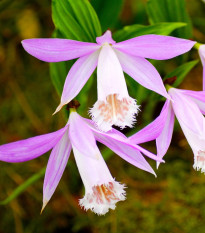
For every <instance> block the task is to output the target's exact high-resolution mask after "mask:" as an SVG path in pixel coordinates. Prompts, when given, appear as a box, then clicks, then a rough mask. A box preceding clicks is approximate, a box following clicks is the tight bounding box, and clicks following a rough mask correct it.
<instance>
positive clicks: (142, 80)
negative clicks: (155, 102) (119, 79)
mask: <svg viewBox="0 0 205 233" xmlns="http://www.w3.org/2000/svg"><path fill="white" fill-rule="evenodd" d="M115 52H116V54H117V56H118V59H119V61H120V64H121V66H122V69H123V71H124V72H125V73H127V74H128V75H129V76H130V77H132V78H133V79H134V80H135V81H136V82H138V83H139V84H141V85H142V86H144V87H146V88H148V89H150V90H152V91H155V92H157V93H158V94H160V95H162V96H164V97H166V98H168V99H169V98H170V96H169V95H168V94H167V91H166V89H165V87H164V84H163V82H162V78H161V77H160V74H159V73H158V71H157V70H156V69H155V67H154V66H153V65H152V64H151V63H150V62H148V61H147V60H146V59H144V58H142V57H136V56H135V57H134V56H131V55H128V54H125V53H121V52H119V51H117V50H116V49H115Z"/></svg>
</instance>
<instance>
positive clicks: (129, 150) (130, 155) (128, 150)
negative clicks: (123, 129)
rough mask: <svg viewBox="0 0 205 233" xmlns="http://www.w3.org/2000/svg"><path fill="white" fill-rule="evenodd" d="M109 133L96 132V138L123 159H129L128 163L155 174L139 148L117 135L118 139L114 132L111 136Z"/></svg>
mask: <svg viewBox="0 0 205 233" xmlns="http://www.w3.org/2000/svg"><path fill="white" fill-rule="evenodd" d="M108 134H109V133H107V135H106V134H103V133H100V132H99V133H95V137H96V139H97V140H98V141H99V142H101V143H103V144H104V145H106V146H107V147H109V148H110V149H111V150H112V151H114V152H115V153H116V154H118V155H119V156H120V157H121V158H122V159H124V160H125V161H127V162H128V163H130V164H132V165H134V166H136V167H138V168H140V169H142V170H144V171H147V172H150V173H152V174H154V175H156V174H155V172H154V170H153V169H152V167H151V166H150V165H149V163H148V162H147V161H146V160H145V158H144V157H143V156H142V155H141V153H140V151H139V150H138V148H134V147H132V146H131V145H129V144H128V141H127V143H126V141H125V140H124V141H120V140H119V137H118V136H117V137H116V138H117V140H116V139H115V138H114V137H115V136H114V134H112V133H111V134H112V136H111V137H109V136H108ZM155 157H156V156H155Z"/></svg>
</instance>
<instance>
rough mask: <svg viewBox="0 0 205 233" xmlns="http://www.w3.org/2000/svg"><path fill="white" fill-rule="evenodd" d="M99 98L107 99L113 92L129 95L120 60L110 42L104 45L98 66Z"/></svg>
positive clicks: (122, 95)
mask: <svg viewBox="0 0 205 233" xmlns="http://www.w3.org/2000/svg"><path fill="white" fill-rule="evenodd" d="M97 82H98V83H97V89H98V100H102V101H106V97H107V96H108V95H111V94H119V98H120V99H121V98H123V97H127V96H128V91H127V86H126V82H125V78H124V74H123V70H122V67H121V65H120V62H119V60H118V58H117V56H116V54H115V52H114V50H113V49H112V48H111V46H110V45H109V44H106V45H104V46H102V49H101V52H100V55H99V58H98V68H97Z"/></svg>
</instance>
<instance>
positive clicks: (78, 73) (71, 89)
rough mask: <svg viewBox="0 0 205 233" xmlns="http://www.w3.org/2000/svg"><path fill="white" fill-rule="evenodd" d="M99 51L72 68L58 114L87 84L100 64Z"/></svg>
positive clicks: (77, 62) (85, 57)
mask: <svg viewBox="0 0 205 233" xmlns="http://www.w3.org/2000/svg"><path fill="white" fill-rule="evenodd" d="M98 56H99V50H98V51H95V52H94V53H92V54H89V55H87V56H84V57H81V58H79V59H78V60H77V61H76V62H75V63H74V65H73V66H72V67H71V69H70V71H69V73H68V75H67V77H66V80H65V84H64V87H63V92H62V96H61V102H60V104H59V106H58V107H57V108H56V110H55V112H54V113H53V115H54V114H56V113H57V112H58V111H60V109H61V108H62V107H63V106H64V105H65V104H68V103H69V102H70V101H71V100H72V99H73V98H75V97H76V96H77V95H78V93H79V92H80V91H81V89H82V88H83V86H84V85H85V84H86V82H87V81H88V79H89V78H90V76H91V75H92V73H93V71H94V70H95V68H96V66H97V62H98Z"/></svg>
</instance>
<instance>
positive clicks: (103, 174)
mask: <svg viewBox="0 0 205 233" xmlns="http://www.w3.org/2000/svg"><path fill="white" fill-rule="evenodd" d="M71 110H72V111H71V114H70V117H69V120H68V123H67V124H66V126H65V127H64V128H62V129H60V130H58V131H56V132H53V133H49V134H44V135H41V136H37V137H33V138H29V139H26V140H21V141H17V142H13V143H8V144H5V145H1V146H0V160H1V161H5V162H11V163H17V162H25V161H28V160H32V159H35V158H37V157H39V156H40V155H42V154H44V153H46V152H47V151H49V150H51V149H52V148H53V149H52V152H51V155H50V158H49V161H48V164H47V169H46V174H45V179H44V185H43V207H42V210H43V209H44V208H45V206H46V204H47V203H48V201H49V200H50V198H51V197H52V195H53V193H54V191H55V189H56V187H57V185H58V183H59V181H60V179H61V177H62V174H63V172H64V170H65V167H66V164H67V162H68V159H69V156H70V152H71V148H72V149H73V152H74V157H75V160H76V163H77V167H78V170H79V173H80V176H81V178H82V181H83V183H84V186H85V196H84V198H83V199H81V200H80V201H79V204H80V206H81V207H84V209H85V210H88V209H90V210H92V211H93V212H95V213H97V214H99V215H101V214H105V213H107V212H108V211H109V209H115V204H116V203H117V202H118V201H123V200H125V190H124V188H125V186H124V185H123V184H120V183H118V182H117V181H115V180H114V179H113V177H112V175H111V174H110V172H109V169H108V167H107V165H106V163H105V161H104V160H103V157H102V155H101V153H100V151H99V149H98V147H97V145H96V140H97V141H99V142H101V143H103V144H105V145H106V146H107V147H109V148H110V149H111V150H112V151H114V152H115V153H117V154H118V155H119V156H120V157H121V158H123V159H124V160H126V161H127V162H129V163H131V164H132V165H134V166H136V167H138V168H140V169H142V170H145V171H147V172H150V173H152V174H154V175H155V172H154V171H153V169H152V168H151V166H150V165H149V164H148V162H147V161H146V160H145V158H144V157H143V156H142V154H141V152H142V153H143V154H145V155H146V156H148V157H150V158H152V159H154V160H158V161H159V162H162V159H160V158H157V156H156V155H154V154H152V153H151V152H149V151H147V150H145V149H143V148H142V147H140V146H138V145H134V144H131V143H130V140H129V139H128V138H127V137H126V136H124V135H123V134H122V133H120V132H119V131H117V130H115V129H112V131H110V132H109V133H103V132H102V131H99V130H98V129H97V128H96V127H95V125H94V124H93V122H92V121H90V120H88V119H85V118H82V117H81V116H80V115H78V113H77V112H76V111H74V110H73V109H71Z"/></svg>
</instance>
